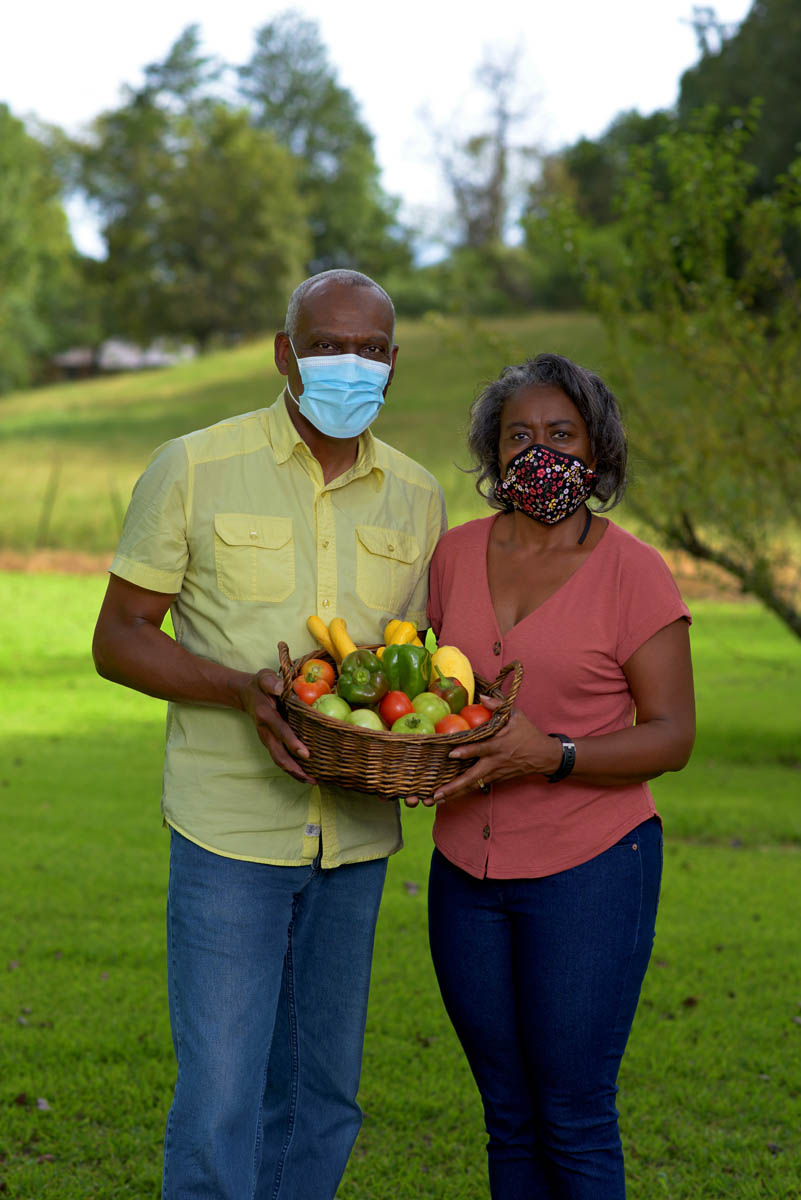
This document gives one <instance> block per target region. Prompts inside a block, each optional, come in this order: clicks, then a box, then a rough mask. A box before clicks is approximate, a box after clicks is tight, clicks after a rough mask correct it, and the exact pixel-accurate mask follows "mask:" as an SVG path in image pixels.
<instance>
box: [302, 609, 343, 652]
mask: <svg viewBox="0 0 801 1200" xmlns="http://www.w3.org/2000/svg"><path fill="white" fill-rule="evenodd" d="M306 628H307V629H308V631H309V633H310V634H311V635H312V637H313V638H314V640H315V641H316V642H319V643H320V645H321V646H322V648H323V650H327V651H328V653H329V654H330V655H331V657H332V658H336V656H337V655H336V650H335V649H334V643H333V642H332V641H331V634H330V633H329V632H328V626H327V625H326V623H325V621H323V620H322V619H321V618H320V617H308V618H307V620H306Z"/></svg>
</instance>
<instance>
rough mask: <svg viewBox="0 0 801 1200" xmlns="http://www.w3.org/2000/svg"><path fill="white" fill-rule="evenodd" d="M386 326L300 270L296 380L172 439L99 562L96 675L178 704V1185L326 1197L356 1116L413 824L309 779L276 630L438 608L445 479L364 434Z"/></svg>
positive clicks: (168, 1168) (375, 308)
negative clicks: (380, 951)
mask: <svg viewBox="0 0 801 1200" xmlns="http://www.w3.org/2000/svg"><path fill="white" fill-rule="evenodd" d="M393 337H394V310H393V307H392V303H391V301H390V299H389V297H388V296H387V294H386V293H385V292H384V291H383V289H382V288H380V287H379V286H378V285H377V284H376V283H374V282H373V281H372V280H371V279H368V278H367V277H366V276H364V275H361V274H359V273H357V272H353V271H326V272H323V273H322V274H320V275H315V276H313V277H312V278H311V279H307V280H306V281H305V282H304V283H302V284H301V285H300V287H299V288H298V289H297V290H296V292H295V293H294V295H293V296H292V299H291V300H290V304H289V309H288V312H287V318H286V329H285V330H283V331H282V332H280V333H278V334H277V335H276V338H275V362H276V365H277V367H278V370H279V371H280V372H281V374H282V375H284V376H286V379H287V383H286V387H285V389H284V392H283V393H282V395H281V396H280V397H279V398H278V400H277V402H276V403H275V404H273V405H272V407H271V408H268V409H265V410H261V411H258V412H255V413H248V414H246V415H244V416H241V417H236V418H234V419H232V420H228V421H222V422H220V424H218V425H214V426H212V427H211V428H209V429H204V430H200V431H199V432H196V433H191V434H189V435H188V436H186V437H183V438H178V439H176V440H175V441H173V442H169V443H167V444H166V446H164V447H162V448H161V449H160V450H159V451H158V452H157V453H156V455H155V456H154V458H153V460H152V461H151V464H150V466H149V467H148V469H147V471H146V472H145V474H144V475H143V476H142V478H141V479H140V480H139V482H138V483H137V485H136V488H135V489H134V494H133V498H132V501H131V506H130V508H129V511H128V515H127V517H126V522H125V527H124V529H123V533H122V537H121V540H120V545H119V548H118V551H117V554H116V557H115V558H114V561H113V563H112V565H111V575H110V580H109V585H108V591H107V594H106V598H105V601H104V603H103V607H102V609H101V612H100V617H99V619H98V624H97V629H96V632H95V640H94V646H93V652H94V656H95V662H96V665H97V669H98V671H99V672H100V674H101V675H103V676H104V677H106V678H108V679H111V680H114V681H115V682H117V683H122V684H125V685H126V686H128V687H133V688H136V689H138V690H139V691H142V692H145V693H147V694H148V695H152V696H157V697H160V698H162V699H166V700H169V701H170V705H169V710H168V720H167V750H166V760H165V770H164V788H163V800H162V807H163V812H164V819H165V822H166V823H167V824H168V825H169V827H170V840H171V849H170V884H169V894H168V905H167V932H168V978H169V997H170V1018H171V1024H172V1032H173V1042H174V1045H175V1052H176V1056H177V1060H178V1077H177V1082H176V1088H175V1096H174V1099H173V1104H172V1108H171V1110H170V1115H169V1119H168V1122H167V1131H166V1138H165V1153H164V1189H163V1196H164V1197H165V1200H184V1198H187V1200H188V1198H189V1197H209V1198H211V1197H214V1200H246V1198H253V1200H267V1198H268V1197H269V1198H270V1200H318V1198H319V1200H330V1198H331V1197H333V1196H334V1194H335V1192H336V1190H337V1185H338V1183H339V1180H340V1178H341V1176H342V1173H343V1171H344V1169H345V1164H346V1162H347V1158H348V1154H349V1153H350V1150H351V1147H352V1145H353V1142H354V1140H355V1137H356V1134H357V1133H358V1130H359V1126H360V1123H361V1110H360V1109H359V1107H358V1104H357V1103H356V1093H357V1090H358V1082H359V1073H360V1069H361V1054H362V1043H363V1037H364V1025H365V1018H366V1008H367V992H368V983H369V973H370V963H371V958H372V948H373V937H374V931H375V923H376V918H377V913H378V906H379V901H380V896H381V890H382V887H383V882H384V876H385V873H386V861H387V856H388V855H389V854H392V853H394V852H395V851H397V850H398V849H400V847H401V835H400V820H399V815H398V811H397V805H394V804H385V803H382V802H381V801H379V800H376V799H374V798H370V797H367V796H364V795H360V794H359V793H355V792H349V791H344V790H342V789H338V788H333V787H318V786H316V784H315V781H314V780H313V778H312V777H311V776H310V775H309V773H308V772H307V771H306V770H305V769H304V765H303V763H304V758H305V757H307V756H308V752H307V750H306V748H305V747H304V746H303V745H302V743H301V742H300V741H299V740H298V739H297V738H296V737H295V735H294V734H293V733H292V731H291V729H290V728H289V726H288V725H286V724H285V723H284V721H283V720H282V719H281V717H280V716H279V714H278V711H277V708H276V702H275V697H276V696H277V695H278V694H279V693H280V691H281V680H280V678H279V677H278V676H277V674H276V673H275V669H274V668H275V665H276V662H277V652H276V644H277V642H278V641H279V640H281V639H283V640H285V641H287V642H288V644H289V646H290V650H291V652H292V653H293V654H294V655H299V654H302V653H305V652H307V651H309V650H311V649H313V643H312V640H311V637H310V635H309V634H308V632H307V630H306V617H307V616H308V615H310V614H312V613H317V614H319V615H320V616H321V617H322V618H323V619H324V620H326V621H328V620H330V619H331V618H333V617H334V616H337V615H338V616H343V617H345V618H346V620H347V624H348V631H349V632H350V634H351V636H352V637H353V638H354V640H355V641H356V642H357V643H358V644H364V643H368V644H369V643H376V642H378V641H380V640H381V631H382V629H383V626H384V624H385V622H386V621H387V620H389V619H390V618H392V617H396V616H398V617H405V618H408V619H410V620H412V621H415V622H416V623H417V624H418V625H421V624H422V623H423V621H424V614H425V604H426V595H427V570H428V563H429V559H430V557H431V554H432V553H433V550H434V546H435V544H436V541H437V539H438V537H439V535H440V533H441V532H442V531H443V530H444V527H445V515H444V503H443V499H442V492H441V489H440V488H439V486H438V484H436V482H435V481H434V480H433V478H432V477H431V476H430V475H429V474H428V473H427V472H426V471H424V470H423V469H422V467H420V466H418V465H417V464H416V463H414V462H412V461H411V460H410V459H408V458H407V457H406V456H405V455H402V454H400V453H399V452H398V451H396V450H393V449H392V448H390V447H389V446H386V445H384V444H383V443H381V442H379V441H377V440H376V439H375V438H373V436H372V434H371V433H370V432H369V430H368V428H367V426H368V425H369V424H370V423H371V421H372V420H373V419H374V418H375V417H376V416H377V414H378V412H379V411H380V408H381V405H382V404H383V402H384V398H385V395H386V391H387V388H388V387H389V384H390V382H391V379H392V375H393V371H394V368H395V358H396V355H397V346H395V345H394V341H393ZM170 607H171V608H172V618H173V625H174V628H175V634H176V640H175V641H173V640H172V639H171V638H169V637H168V636H167V635H166V634H165V633H163V632H162V631H161V623H162V620H163V619H164V617H165V615H166V612H167V609H168V608H170ZM268 752H269V753H268Z"/></svg>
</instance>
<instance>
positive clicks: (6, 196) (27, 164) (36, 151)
mask: <svg viewBox="0 0 801 1200" xmlns="http://www.w3.org/2000/svg"><path fill="white" fill-rule="evenodd" d="M84 300H85V294H84V292H83V289H82V286H81V280H80V274H79V270H78V257H77V255H76V253H75V249H74V247H73V244H72V240H71V238H70V235H69V231H68V227H67V218H66V215H65V213H64V209H63V206H62V202H61V186H60V181H59V179H58V176H57V175H56V172H55V170H54V169H53V166H52V163H51V161H50V158H49V155H48V152H47V148H46V147H45V145H44V144H43V143H42V142H40V141H39V140H38V139H36V138H34V137H32V136H31V135H30V134H29V133H28V132H27V130H26V128H25V126H24V125H23V123H22V121H19V120H18V119H17V118H16V117H14V116H13V115H12V114H11V112H10V110H9V108H8V106H7V105H5V104H0V392H2V391H5V390H7V389H8V388H11V387H16V386H19V385H21V384H24V383H27V382H28V381H29V380H30V379H31V378H32V377H33V376H34V375H35V373H36V369H37V364H38V363H39V362H41V361H42V360H43V359H44V358H45V357H46V356H47V355H48V354H49V353H51V352H52V351H54V350H59V349H63V348H64V347H65V346H66V345H68V344H69V341H70V339H71V337H72V336H73V334H74V333H75V332H76V331H77V330H82V322H83V317H84V312H83V302H84Z"/></svg>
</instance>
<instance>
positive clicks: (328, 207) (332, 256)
mask: <svg viewBox="0 0 801 1200" xmlns="http://www.w3.org/2000/svg"><path fill="white" fill-rule="evenodd" d="M238 74H239V87H240V92H241V95H242V97H243V99H244V100H245V102H246V103H247V104H248V106H249V108H250V111H251V114H252V120H253V123H254V125H255V126H256V128H257V129H262V130H266V131H269V132H270V133H272V134H273V135H274V136H275V138H276V139H277V140H278V141H279V142H280V143H281V145H283V146H286V147H287V149H288V150H290V151H291V153H292V154H293V155H294V157H295V159H296V162H297V166H298V185H299V189H300V193H301V196H302V197H303V201H304V205H305V209H306V212H307V214H308V220H309V225H310V229H311V234H312V240H313V245H312V248H311V253H310V257H309V259H308V262H307V269H308V271H309V272H310V273H314V272H316V271H323V270H327V269H329V268H331V267H351V268H354V269H357V270H362V271H366V272H368V273H371V274H381V273H382V272H385V271H387V270H390V269H392V268H408V267H409V266H410V265H411V252H410V248H409V241H408V237H407V236H406V234H405V232H404V231H403V230H402V229H401V228H400V226H399V224H398V218H397V209H398V205H397V202H396V201H393V200H390V199H389V197H387V196H386V195H385V194H384V192H383V191H382V189H381V186H380V179H379V175H380V173H379V168H378V164H377V162H376V159H375V154H374V150H373V138H372V134H371V133H370V132H369V130H368V129H367V127H366V126H365V125H364V124H363V122H362V120H361V118H360V116H359V112H358V107H357V104H356V101H355V100H354V98H353V96H352V95H351V93H350V92H349V91H348V90H347V88H344V87H342V85H341V84H340V83H338V82H337V78H336V74H335V71H334V69H333V68H332V66H331V64H330V63H329V61H328V53H327V51H326V48H325V46H324V45H323V43H322V41H321V40H320V35H319V32H318V28H317V25H316V24H315V23H314V22H313V21H308V20H306V19H304V18H303V17H301V16H300V15H299V14H298V13H296V12H293V11H291V10H290V11H287V12H284V13H282V14H281V15H279V16H277V17H276V18H275V19H274V20H272V21H270V22H268V23H267V24H266V25H264V26H262V28H261V29H260V30H259V31H258V32H257V34H256V48H255V50H254V52H253V55H252V57H251V59H250V61H249V62H248V63H247V64H246V65H245V66H242V67H240V68H239V71H238Z"/></svg>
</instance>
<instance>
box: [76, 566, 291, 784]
mask: <svg viewBox="0 0 801 1200" xmlns="http://www.w3.org/2000/svg"><path fill="white" fill-rule="evenodd" d="M173 598H174V597H173V596H171V595H166V594H165V593H163V592H152V591H149V590H148V589H147V588H141V587H137V586H136V585H135V584H133V583H128V581H127V580H125V579H121V578H120V577H119V576H118V575H110V576H109V583H108V589H107V591H106V596H105V599H104V600H103V605H102V607H101V609H100V615H99V617H98V619H97V625H96V627H95V635H94V640H93V642H92V656H93V658H94V661H95V667H96V668H97V672H98V674H99V675H102V676H103V678H104V679H110V680H111V681H112V682H113V683H121V684H123V685H124V686H125V687H130V688H134V689H135V690H136V691H138V692H144V693H145V695H148V696H155V697H157V698H158V699H160V700H179V701H183V702H185V703H190V704H214V705H219V706H222V707H224V708H234V709H239V710H240V711H241V712H246V713H247V714H248V715H249V716H250V717H251V718H252V720H253V722H254V724H255V726H256V731H257V732H258V735H259V738H260V739H261V741H262V743H263V744H264V745H265V746H266V748H267V750H268V751H269V752H270V755H271V756H272V758H273V761H274V762H275V763H276V765H277V766H279V767H281V768H282V769H283V770H284V771H286V772H287V774H288V775H291V776H292V778H293V779H299V780H301V781H302V782H304V783H309V782H312V783H313V782H314V780H313V779H312V778H311V776H309V775H307V774H306V772H305V771H304V770H303V769H302V767H301V766H300V764H299V763H298V762H297V761H296V759H298V758H301V759H302V758H308V756H309V752H308V750H307V749H306V747H305V746H304V745H303V743H302V742H301V741H300V740H299V739H298V738H297V737H296V736H295V734H294V733H293V732H292V730H291V729H290V727H289V726H288V725H287V724H286V722H285V721H283V720H282V719H281V717H280V716H279V715H278V709H277V706H276V701H275V697H276V696H278V695H280V694H281V691H282V690H283V685H282V681H281V679H280V678H279V677H278V675H276V673H275V672H274V671H269V670H266V669H265V670H261V671H257V672H256V673H255V674H250V673H248V672H247V671H236V670H234V669H233V668H231V667H224V666H222V665H221V664H220V663H214V662H211V661H210V660H209V659H206V658H201V657H200V656H199V655H197V654H193V653H192V652H191V651H190V650H186V649H185V648H184V647H183V646H181V645H179V644H178V642H176V641H174V640H173V639H172V638H171V637H170V636H169V635H168V634H166V633H164V632H163V630H162V628H161V623H162V621H163V620H164V617H165V616H166V613H167V609H168V608H169V607H170V604H171V603H172V601H173Z"/></svg>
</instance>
